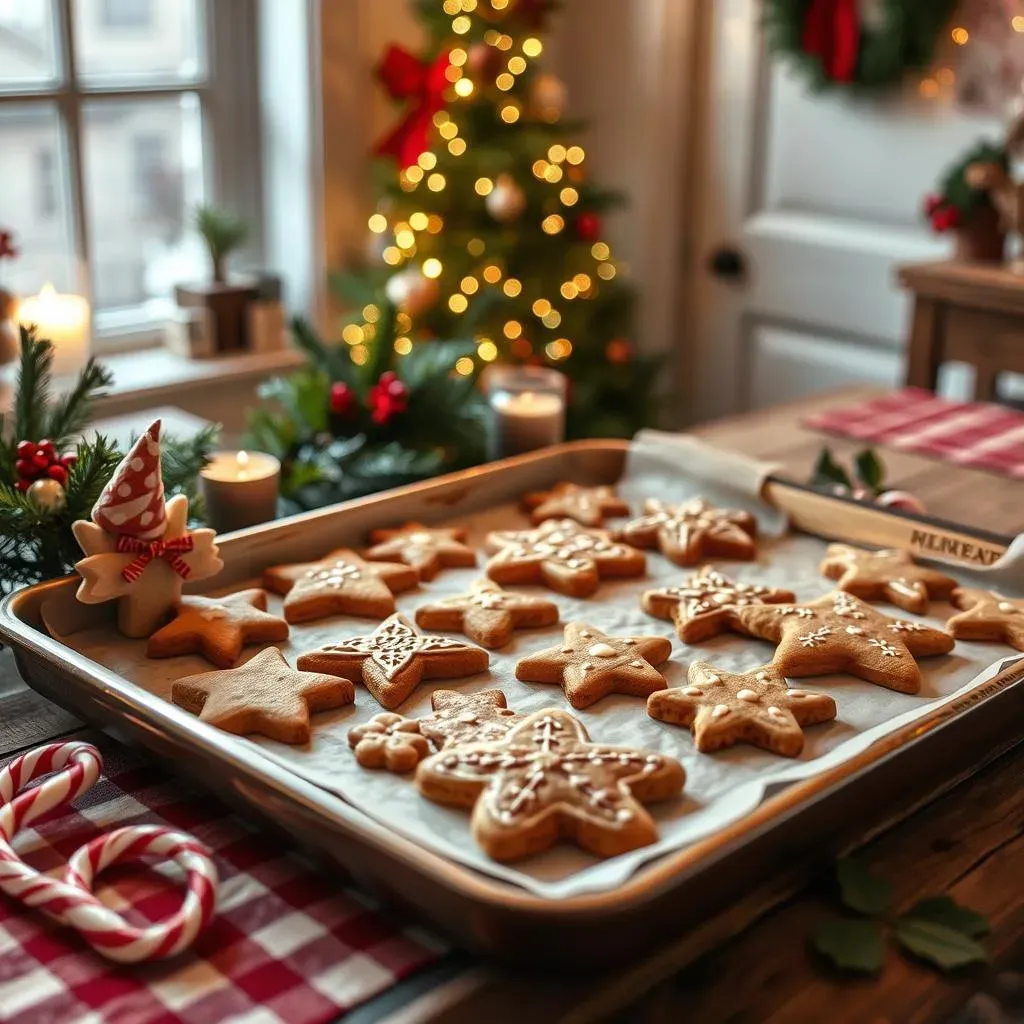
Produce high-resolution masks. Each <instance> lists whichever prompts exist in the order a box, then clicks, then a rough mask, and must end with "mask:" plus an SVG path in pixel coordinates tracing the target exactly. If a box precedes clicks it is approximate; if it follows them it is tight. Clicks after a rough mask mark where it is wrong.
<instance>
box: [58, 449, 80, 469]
mask: <svg viewBox="0 0 1024 1024" xmlns="http://www.w3.org/2000/svg"><path fill="white" fill-rule="evenodd" d="M77 461H78V456H77V455H76V454H75V453H74V452H68V454H67V455H62V456H61V457H60V464H61V465H62V466H63V467H64V468H65V469H70V468H71V467H72V466H73V465H74V464H75V463H76V462H77Z"/></svg>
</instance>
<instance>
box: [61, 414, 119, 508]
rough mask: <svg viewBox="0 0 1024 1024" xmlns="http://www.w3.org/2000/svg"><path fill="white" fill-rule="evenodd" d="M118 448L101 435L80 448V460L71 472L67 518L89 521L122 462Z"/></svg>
mask: <svg viewBox="0 0 1024 1024" xmlns="http://www.w3.org/2000/svg"><path fill="white" fill-rule="evenodd" d="M121 457H122V453H121V452H120V451H119V450H118V447H117V445H116V444H115V443H114V442H113V441H112V440H110V439H109V438H107V437H105V436H103V435H102V434H97V435H96V437H95V438H94V439H93V440H92V441H83V442H82V444H80V445H79V446H78V458H77V460H76V461H75V463H74V465H73V466H72V467H71V469H70V470H69V472H68V483H67V488H66V491H67V503H66V505H65V514H66V518H67V519H68V520H69V521H74V520H75V519H87V518H88V517H89V514H90V512H91V510H92V507H93V505H95V504H96V501H97V499H98V498H99V496H100V492H101V491H102V490H103V488H104V486H105V485H106V483H107V481H108V480H109V479H110V478H111V476H113V474H114V470H115V469H117V465H118V463H119V462H120V461H121Z"/></svg>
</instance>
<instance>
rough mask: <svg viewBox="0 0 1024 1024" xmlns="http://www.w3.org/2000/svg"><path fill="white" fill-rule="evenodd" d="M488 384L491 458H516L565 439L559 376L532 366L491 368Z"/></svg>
mask: <svg viewBox="0 0 1024 1024" xmlns="http://www.w3.org/2000/svg"><path fill="white" fill-rule="evenodd" d="M488 384H489V389H490V404H491V418H492V423H491V443H490V455H491V458H495V459H503V458H507V457H509V456H510V455H519V454H522V453H523V452H529V451H533V450H534V449H535V448H544V447H546V446H547V445H552V444H558V443H559V442H561V441H563V440H564V439H565V392H566V379H565V377H564V375H563V374H561V373H558V371H557V370H545V369H539V368H533V367H495V368H494V370H493V371H492V372H491V375H490V377H489V380H488Z"/></svg>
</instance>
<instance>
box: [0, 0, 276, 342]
mask: <svg viewBox="0 0 1024 1024" xmlns="http://www.w3.org/2000/svg"><path fill="white" fill-rule="evenodd" d="M257 4H258V0H32V3H28V4H25V3H20V2H14V3H11V2H4V0H0V152H3V153H4V154H5V157H4V161H3V163H4V180H3V188H0V226H3V227H5V228H6V227H10V228H12V229H13V230H14V231H15V232H16V234H17V236H18V241H19V248H20V249H21V253H22V256H21V257H20V258H19V259H18V260H17V261H16V262H15V263H14V264H13V265H11V266H10V268H9V269H8V268H5V270H7V273H8V276H9V282H8V283H9V284H10V286H12V287H14V288H15V289H16V290H18V291H20V292H21V293H22V294H30V293H32V292H35V291H37V290H38V289H39V288H40V287H41V286H42V285H43V284H44V283H45V282H47V281H52V282H53V283H54V285H55V286H57V287H58V288H62V289H67V290H73V291H78V292H82V293H87V294H88V296H89V298H90V301H91V303H92V306H93V309H94V311H95V314H96V315H95V326H96V331H95V337H94V346H93V347H94V349H96V350H97V351H102V350H104V349H107V350H108V351H109V350H110V349H111V348H114V347H123V346H125V345H127V344H131V345H132V346H136V345H138V344H141V343H146V341H148V340H153V341H155V340H158V337H159V332H160V331H161V330H162V327H163V324H164V323H165V322H166V319H167V317H168V314H169V313H170V311H171V310H172V308H173V292H174V286H175V285H176V284H180V283H182V282H185V281H193V280H196V279H199V278H202V277H203V276H204V275H205V274H206V273H207V265H206V258H205V254H204V252H203V249H202V246H201V245H200V244H199V242H198V239H197V238H196V236H195V233H194V231H193V230H192V223H191V222H192V211H193V210H194V208H195V207H196V205H197V204H199V203H200V202H203V201H207V200H209V199H214V198H215V199H217V200H218V201H220V202H223V203H224V204H226V205H228V206H230V207H231V208H232V209H234V210H235V211H236V212H238V213H240V214H242V215H243V216H246V217H247V218H248V219H249V220H250V221H251V222H252V223H253V227H254V232H253V237H254V239H255V248H256V249H257V250H258V248H259V245H258V243H259V233H258V231H256V230H255V228H256V226H257V224H258V214H259V203H260V196H259V152H258V141H256V140H258V138H259V131H258V117H259V112H258V109H257V97H258V94H259V82H258V80H257V70H256V65H257V60H256V57H257V54H256V38H255V28H254V25H255V21H256V8H257ZM128 29H130V30H131V31H126V30H128Z"/></svg>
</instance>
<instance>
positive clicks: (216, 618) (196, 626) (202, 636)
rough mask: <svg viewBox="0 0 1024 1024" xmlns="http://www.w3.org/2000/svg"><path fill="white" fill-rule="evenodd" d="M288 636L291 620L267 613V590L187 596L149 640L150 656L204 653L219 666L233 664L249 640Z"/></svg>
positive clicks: (265, 641)
mask: <svg viewBox="0 0 1024 1024" xmlns="http://www.w3.org/2000/svg"><path fill="white" fill-rule="evenodd" d="M287 639H288V623H287V622H285V621H284V619H280V618H278V617H277V616H276V615H269V614H268V613H267V594H266V591H265V590H259V589H253V590H240V591H238V593H236V594H231V595H229V596H228V597H212V598H211V597H183V598H182V599H181V604H179V605H178V610H177V614H176V615H175V617H174V618H173V619H172V620H171V621H170V622H169V623H168V624H167V625H166V626H164V627H163V629H159V630H157V631H156V632H155V633H154V634H153V635H152V636H151V637H150V638H149V640H147V641H146V657H148V658H175V657H177V656H178V655H182V654H201V655H202V656H203V657H204V658H205V659H206V660H207V661H209V662H210V663H211V664H213V665H216V666H217V667H218V668H231V666H232V665H234V664H235V662H236V661H238V657H239V655H240V654H241V653H242V648H243V647H244V646H245V645H246V644H276V643H279V642H280V641H281V640H287Z"/></svg>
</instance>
